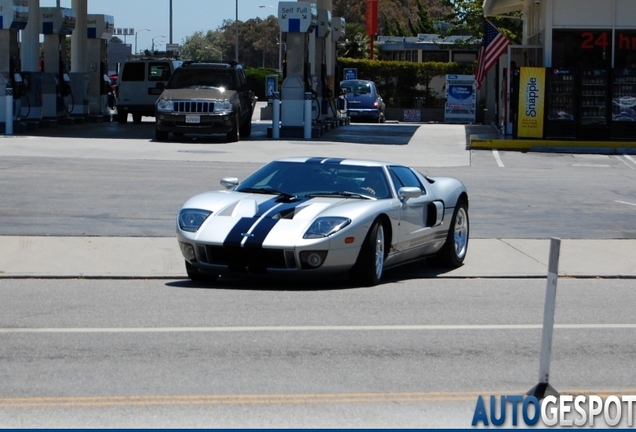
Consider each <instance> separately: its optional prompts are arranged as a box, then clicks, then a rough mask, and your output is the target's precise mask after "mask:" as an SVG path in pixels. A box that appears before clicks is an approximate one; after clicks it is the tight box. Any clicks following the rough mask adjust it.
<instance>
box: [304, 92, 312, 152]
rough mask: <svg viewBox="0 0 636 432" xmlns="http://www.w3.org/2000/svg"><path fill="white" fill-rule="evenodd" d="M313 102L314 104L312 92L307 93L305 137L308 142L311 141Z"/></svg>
mask: <svg viewBox="0 0 636 432" xmlns="http://www.w3.org/2000/svg"><path fill="white" fill-rule="evenodd" d="M311 102H312V94H311V93H310V92H306V93H305V112H304V114H305V115H304V120H305V124H304V128H303V132H304V137H305V139H306V140H308V139H311V126H312V124H311Z"/></svg>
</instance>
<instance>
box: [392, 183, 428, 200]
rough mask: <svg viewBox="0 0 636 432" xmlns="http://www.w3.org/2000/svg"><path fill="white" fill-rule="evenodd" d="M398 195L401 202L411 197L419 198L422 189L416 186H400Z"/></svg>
mask: <svg viewBox="0 0 636 432" xmlns="http://www.w3.org/2000/svg"><path fill="white" fill-rule="evenodd" d="M398 195H399V197H400V199H401V200H402V201H403V202H407V201H408V200H410V199H411V198H419V197H421V196H422V189H420V188H418V187H412V186H408V187H402V188H400V190H398Z"/></svg>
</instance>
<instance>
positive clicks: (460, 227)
mask: <svg viewBox="0 0 636 432" xmlns="http://www.w3.org/2000/svg"><path fill="white" fill-rule="evenodd" d="M469 234H470V225H469V220H468V203H467V202H466V200H465V199H463V198H460V199H459V200H458V201H457V204H456V205H455V211H454V212H453V218H452V219H451V223H450V227H449V228H448V235H447V236H446V243H444V246H442V249H440V251H439V252H438V253H437V255H436V256H435V258H434V261H435V263H436V264H439V265H440V266H442V267H450V268H457V267H459V266H461V265H462V264H463V263H464V258H466V252H467V251H468V237H469Z"/></svg>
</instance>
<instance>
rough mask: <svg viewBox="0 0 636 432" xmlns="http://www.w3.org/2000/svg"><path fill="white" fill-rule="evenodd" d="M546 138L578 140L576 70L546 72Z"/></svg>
mask: <svg viewBox="0 0 636 432" xmlns="http://www.w3.org/2000/svg"><path fill="white" fill-rule="evenodd" d="M546 78H547V94H546V96H547V97H546V117H547V118H546V122H545V137H546V138H548V139H550V138H570V139H574V138H576V123H577V118H576V116H577V109H576V105H577V103H576V102H577V98H576V94H577V75H576V70H575V69H550V68H548V69H547V70H546Z"/></svg>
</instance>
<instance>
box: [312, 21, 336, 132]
mask: <svg viewBox="0 0 636 432" xmlns="http://www.w3.org/2000/svg"><path fill="white" fill-rule="evenodd" d="M330 33H331V11H330V10H327V9H318V25H317V27H316V33H315V43H314V49H313V51H314V52H313V54H314V58H313V62H312V63H313V64H314V68H313V70H314V71H315V72H314V73H315V74H316V75H317V77H316V88H315V92H316V98H317V103H316V104H312V109H313V110H315V111H316V112H313V113H312V114H313V119H314V120H315V121H316V120H324V119H325V118H326V117H327V115H328V114H329V101H330V100H331V98H332V97H333V88H332V87H330V85H329V80H328V78H327V77H328V71H327V50H328V47H327V41H328V39H327V37H328V36H329V34H330ZM329 51H331V50H329Z"/></svg>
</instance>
